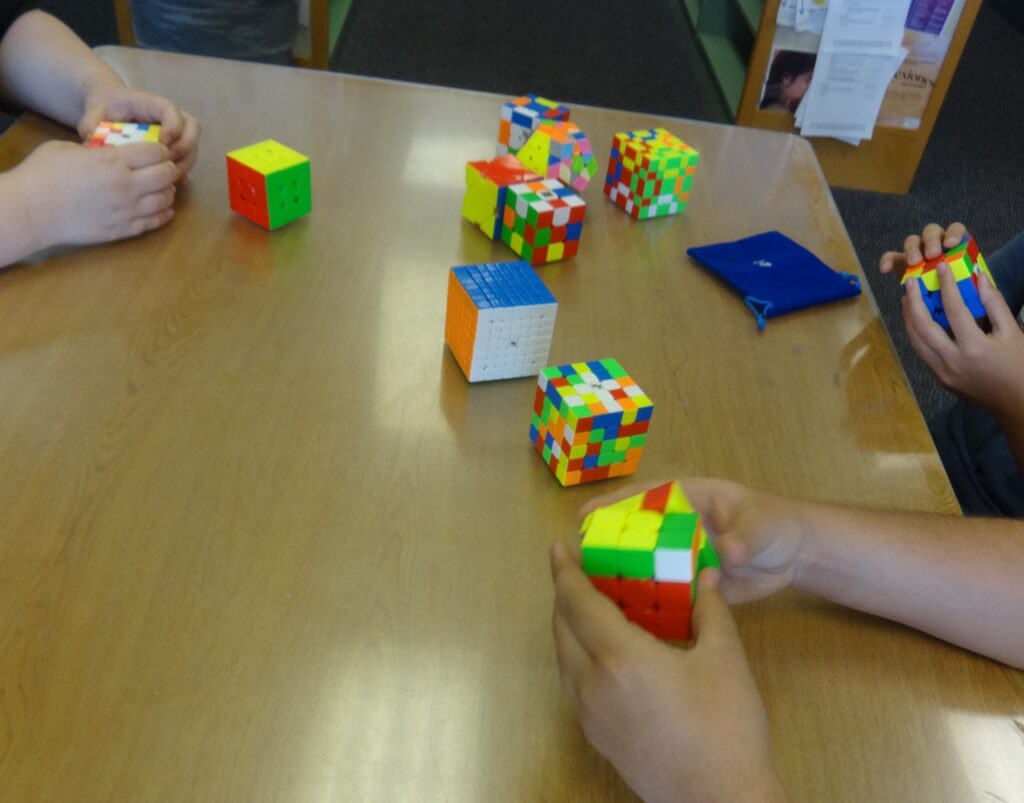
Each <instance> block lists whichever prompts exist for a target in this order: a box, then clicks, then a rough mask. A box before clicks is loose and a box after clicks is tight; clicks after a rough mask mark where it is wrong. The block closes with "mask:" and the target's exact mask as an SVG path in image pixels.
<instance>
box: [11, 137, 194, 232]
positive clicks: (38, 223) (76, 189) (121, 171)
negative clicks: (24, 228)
mask: <svg viewBox="0 0 1024 803" xmlns="http://www.w3.org/2000/svg"><path fill="white" fill-rule="evenodd" d="M11 176H12V178H13V179H15V182H16V184H15V187H16V192H18V193H19V195H21V197H23V198H24V208H25V213H26V222H27V225H28V226H30V227H31V228H32V230H33V234H32V239H33V241H34V243H35V245H36V250H37V249H38V248H45V247H48V246H51V245H56V244H61V243H75V244H82V243H96V242H105V241H108V240H116V239H120V238H122V237H134V236H136V235H138V234H142V233H143V232H145V231H149V230H150V229H155V228H157V227H159V226H162V225H164V224H165V223H167V222H168V221H169V220H170V219H171V218H172V217H173V216H174V209H173V208H172V205H173V203H174V197H175V188H174V184H175V182H176V181H178V180H179V179H180V178H181V176H182V173H181V169H180V168H179V167H178V166H177V165H175V164H174V163H173V162H171V161H170V158H169V154H168V150H167V148H166V147H165V146H164V145H162V144H160V143H158V142H139V143H133V144H131V145H123V146H120V147H117V148H83V147H82V146H81V145H75V144H72V143H69V142H47V143H45V144H43V145H41V146H40V147H38V148H37V149H36V150H35V151H33V152H32V153H31V154H30V155H29V157H28V158H27V159H25V160H24V161H23V162H22V163H21V164H19V165H18V166H17V167H16V168H15V169H14V170H13V171H12V173H11Z"/></svg>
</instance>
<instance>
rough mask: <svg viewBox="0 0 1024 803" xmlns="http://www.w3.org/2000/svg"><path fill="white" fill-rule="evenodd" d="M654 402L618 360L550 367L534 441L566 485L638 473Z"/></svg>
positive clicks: (540, 384)
mask: <svg viewBox="0 0 1024 803" xmlns="http://www.w3.org/2000/svg"><path fill="white" fill-rule="evenodd" d="M653 413H654V403H653V402H652V401H651V400H650V399H649V398H647V395H646V394H645V393H644V392H643V390H641V389H640V387H639V386H638V385H637V384H636V382H634V381H633V379H632V377H630V375H629V374H627V373H626V372H625V371H624V370H623V368H622V366H621V365H619V363H618V362H617V361H615V360H612V359H605V360H595V361H593V362H574V363H572V364H571V365H555V366H551V367H548V368H545V369H544V370H543V371H541V372H540V376H538V377H537V392H536V394H535V395H534V402H533V418H532V420H531V423H530V440H532V441H533V445H534V446H535V447H536V449H537V451H538V452H540V455H541V457H543V458H544V462H545V463H547V464H548V467H549V468H550V469H551V470H552V471H553V472H554V474H555V477H557V478H558V481H559V482H560V483H561V484H562V485H578V484H579V483H582V482H593V481H594V480H603V479H607V478H608V477H623V476H625V475H627V474H632V473H633V472H635V471H636V469H637V466H638V465H639V463H640V457H641V455H642V454H643V451H644V443H645V442H646V441H647V430H648V428H649V427H650V425H651V416H652V415H653Z"/></svg>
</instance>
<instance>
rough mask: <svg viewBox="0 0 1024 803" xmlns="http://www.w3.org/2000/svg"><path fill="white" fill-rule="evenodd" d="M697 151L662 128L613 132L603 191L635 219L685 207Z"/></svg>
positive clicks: (698, 155)
mask: <svg viewBox="0 0 1024 803" xmlns="http://www.w3.org/2000/svg"><path fill="white" fill-rule="evenodd" d="M698 161H700V154H699V153H697V151H695V150H694V149H693V148H691V147H690V146H689V145H687V144H686V143H685V142H683V141H682V140H681V139H679V138H678V137H674V136H672V134H670V133H669V132H668V131H666V130H665V129H664V128H651V129H647V130H640V131H628V132H624V133H621V134H616V135H615V136H614V137H613V139H612V152H611V157H610V158H609V160H608V175H607V176H606V177H605V184H604V194H605V195H607V196H608V197H609V198H610V199H611V200H612V201H613V202H614V203H615V205H616V206H618V207H620V208H622V209H623V210H624V211H625V212H626V213H627V214H629V215H632V216H633V217H635V218H636V219H637V220H650V219H651V218H656V217H664V216H665V215H675V214H678V213H680V212H682V211H683V210H684V209H685V208H686V201H687V199H688V198H689V197H690V187H691V186H692V185H693V176H694V173H696V171H697V162H698Z"/></svg>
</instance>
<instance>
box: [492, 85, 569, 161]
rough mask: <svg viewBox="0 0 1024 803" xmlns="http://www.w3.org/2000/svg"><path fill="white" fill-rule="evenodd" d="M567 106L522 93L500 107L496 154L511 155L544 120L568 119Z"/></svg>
mask: <svg viewBox="0 0 1024 803" xmlns="http://www.w3.org/2000/svg"><path fill="white" fill-rule="evenodd" d="M568 119H569V107H568V106H561V105H559V104H558V103H555V102H554V101H553V100H548V99H547V98H542V97H540V95H523V96H522V97H519V98H516V99H515V100H510V101H509V102H508V103H506V104H505V105H503V106H502V107H501V120H500V122H499V123H498V156H501V155H503V154H506V153H511V154H512V155H513V156H514V155H515V154H516V152H517V151H518V150H519V149H520V148H521V147H523V145H525V144H526V140H528V139H529V138H530V134H532V133H533V130H534V129H535V128H536V127H537V126H538V125H540V123H541V122H542V121H544V120H552V121H555V120H568Z"/></svg>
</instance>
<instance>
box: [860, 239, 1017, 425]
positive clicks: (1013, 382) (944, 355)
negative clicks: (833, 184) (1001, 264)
mask: <svg viewBox="0 0 1024 803" xmlns="http://www.w3.org/2000/svg"><path fill="white" fill-rule="evenodd" d="M966 235H967V229H966V228H965V227H964V225H963V224H962V223H953V224H951V225H950V226H949V227H948V228H947V229H943V228H942V227H941V226H939V225H938V224H937V223H931V224H929V225H928V226H926V227H925V228H924V231H923V232H922V233H921V234H920V235H916V234H915V235H911V236H910V237H907V239H906V240H905V241H904V243H903V251H889V252H888V253H886V254H884V255H883V256H882V259H881V261H880V263H879V269H880V270H881V272H882V273H890V272H893V271H897V272H898V273H899V274H900V275H902V271H903V270H904V269H905V268H906V267H907V266H908V265H915V264H917V263H919V262H921V261H923V260H924V259H934V258H935V257H937V256H940V255H941V254H942V253H943V252H944V251H946V250H948V249H949V248H952V247H953V246H955V245H957V243H959V242H960V241H961V240H962V239H963V238H964V237H965V236H966ZM1021 269H1022V270H1024V266H1021ZM939 282H940V285H941V289H942V304H943V307H944V308H945V311H946V317H947V318H948V319H949V325H950V328H951V329H952V331H953V339H950V337H949V335H947V334H946V332H945V331H944V330H943V329H942V327H941V326H939V325H938V324H937V323H935V322H934V321H933V320H932V318H931V315H929V313H928V309H927V308H926V307H925V305H924V301H923V300H922V299H921V290H920V287H919V286H918V283H917V282H908V283H907V292H906V294H905V295H904V297H903V300H902V305H903V320H904V322H905V324H906V327H907V335H908V336H909V338H910V343H911V345H912V346H913V347H914V351H916V352H917V353H918V355H919V356H920V357H921V359H922V360H924V362H925V364H926V365H927V366H928V367H929V368H930V369H931V371H932V373H933V374H935V376H936V378H937V379H938V380H939V382H941V383H942V384H943V385H944V386H945V387H947V388H949V390H951V391H953V392H954V393H956V394H958V395H960V396H962V397H964V398H965V399H967V400H968V401H970V402H971V403H973V404H976V405H978V406H980V407H982V408H984V409H986V410H988V411H989V412H990V413H992V414H993V415H994V416H995V417H996V418H997V419H999V420H1002V421H1005V420H1006V419H1007V418H1008V417H1012V416H1016V415H1019V414H1020V412H1019V411H1020V410H1021V409H1024V332H1022V331H1021V328H1020V326H1019V325H1018V323H1017V319H1016V311H1011V310H1010V308H1009V307H1008V306H1007V305H1006V301H1005V300H1004V299H1003V295H1002V293H1000V292H999V291H998V290H997V289H996V288H995V287H993V286H992V285H991V284H990V283H989V282H988V280H987V278H986V277H984V276H983V277H982V279H981V281H979V283H978V284H979V288H978V293H979V295H980V296H981V301H982V304H984V306H985V310H986V312H987V313H988V318H989V321H990V322H991V324H992V331H991V332H990V333H988V334H986V333H985V332H983V331H982V330H981V329H980V328H979V327H978V325H977V324H976V323H975V321H974V316H973V315H972V314H971V312H970V310H968V309H967V305H966V304H964V301H963V298H962V297H961V296H960V292H959V290H958V289H957V287H956V280H955V279H954V278H953V274H952V271H950V270H949V268H948V266H945V265H940V267H939Z"/></svg>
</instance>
